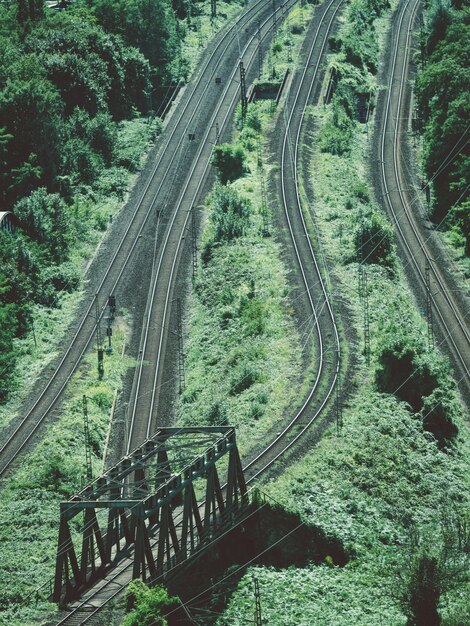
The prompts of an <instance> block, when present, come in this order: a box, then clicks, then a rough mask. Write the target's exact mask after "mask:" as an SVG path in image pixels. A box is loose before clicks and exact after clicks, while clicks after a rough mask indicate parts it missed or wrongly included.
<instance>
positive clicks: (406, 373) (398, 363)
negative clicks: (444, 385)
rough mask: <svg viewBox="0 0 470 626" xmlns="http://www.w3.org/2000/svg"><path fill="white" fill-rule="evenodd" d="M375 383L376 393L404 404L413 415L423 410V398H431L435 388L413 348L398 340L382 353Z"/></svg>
mask: <svg viewBox="0 0 470 626" xmlns="http://www.w3.org/2000/svg"><path fill="white" fill-rule="evenodd" d="M375 380H376V384H377V387H378V389H379V391H382V392H384V393H391V394H393V395H395V396H397V398H400V400H403V401H404V402H408V404H410V406H411V407H412V409H413V410H414V411H420V410H421V409H422V408H423V398H424V396H429V395H430V394H432V393H433V391H434V390H435V389H436V387H437V385H438V380H437V376H436V374H435V373H434V372H433V371H431V368H430V366H429V364H428V363H426V362H425V361H423V359H419V356H418V354H417V353H416V351H415V350H414V348H413V347H412V346H410V345H409V344H408V343H407V342H406V341H405V340H400V339H398V340H397V341H396V342H395V343H393V344H392V345H391V346H389V347H386V348H384V349H383V350H382V352H381V354H380V355H379V368H378V370H377V372H376V376H375Z"/></svg>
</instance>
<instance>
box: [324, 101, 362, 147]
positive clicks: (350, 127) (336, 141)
mask: <svg viewBox="0 0 470 626" xmlns="http://www.w3.org/2000/svg"><path fill="white" fill-rule="evenodd" d="M354 128H355V123H354V121H353V120H352V119H351V118H350V117H349V116H348V115H347V113H346V110H345V108H344V107H343V105H342V104H341V103H340V101H339V99H338V98H337V96H336V95H335V96H334V97H333V103H332V105H331V108H330V110H329V111H328V117H327V121H326V124H325V126H324V127H323V129H322V133H321V136H320V148H321V150H322V151H323V152H329V153H330V154H337V155H343V154H349V153H350V151H351V142H352V140H353V137H354Z"/></svg>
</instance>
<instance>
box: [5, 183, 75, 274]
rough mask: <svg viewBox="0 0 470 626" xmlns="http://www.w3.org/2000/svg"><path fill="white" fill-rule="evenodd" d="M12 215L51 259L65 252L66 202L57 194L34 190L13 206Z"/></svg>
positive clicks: (54, 259) (61, 256)
mask: <svg viewBox="0 0 470 626" xmlns="http://www.w3.org/2000/svg"><path fill="white" fill-rule="evenodd" d="M14 211H15V215H16V217H17V218H18V220H19V222H20V225H21V226H22V228H23V229H24V231H25V233H26V234H27V235H28V236H29V237H30V238H31V239H33V240H34V241H37V242H38V243H39V244H42V246H43V248H44V249H46V250H47V253H48V255H49V256H50V258H51V259H52V260H53V261H56V262H57V261H61V260H64V259H65V257H66V254H67V244H68V242H67V220H66V205H65V203H64V201H63V200H62V199H61V197H60V196H59V195H58V194H48V193H47V191H46V189H45V188H41V189H37V190H36V191H33V193H32V194H31V195H30V196H29V197H28V198H23V200H20V201H19V202H17V203H16V205H15V210H14Z"/></svg>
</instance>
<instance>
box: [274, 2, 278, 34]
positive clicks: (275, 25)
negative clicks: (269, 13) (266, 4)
mask: <svg viewBox="0 0 470 626" xmlns="http://www.w3.org/2000/svg"><path fill="white" fill-rule="evenodd" d="M276 28H277V23H276V0H273V33H274V34H276Z"/></svg>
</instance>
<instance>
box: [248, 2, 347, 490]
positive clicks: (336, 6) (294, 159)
mask: <svg viewBox="0 0 470 626" xmlns="http://www.w3.org/2000/svg"><path fill="white" fill-rule="evenodd" d="M343 3H344V0H340V1H339V2H338V0H331V1H330V2H329V4H328V6H327V8H326V10H325V15H326V14H327V13H328V12H329V11H330V9H331V10H332V12H331V15H330V18H329V20H328V24H327V32H326V34H325V35H324V38H323V42H322V44H321V49H320V51H319V53H318V58H317V60H316V64H315V69H314V72H313V77H312V78H311V80H310V85H309V89H308V92H307V95H306V98H305V101H304V104H303V108H302V113H301V116H300V123H299V124H298V126H297V129H295V130H296V135H295V145H294V152H293V155H292V154H287V155H286V153H288V152H290V150H291V146H290V143H289V142H290V130H291V124H292V120H293V115H294V112H295V109H296V106H297V105H298V102H299V98H300V96H301V91H302V87H303V86H304V83H305V77H306V74H307V71H308V69H309V66H310V64H311V61H312V56H313V52H314V48H315V44H316V42H317V39H318V37H319V33H320V29H321V27H322V26H323V25H324V22H323V21H321V22H320V24H319V25H318V28H317V30H316V32H315V36H314V38H313V40H312V46H311V48H310V52H309V55H308V58H307V61H306V62H305V65H304V69H303V72H302V76H301V80H300V84H299V86H298V89H297V93H296V95H295V98H294V101H293V103H292V105H291V110H290V114H289V117H288V120H287V123H286V128H285V133H284V140H283V145H282V159H281V186H282V204H283V209H284V214H285V217H286V220H287V223H288V227H289V233H290V238H291V240H292V245H293V248H294V251H295V255H296V259H297V263H298V265H299V268H300V271H301V274H302V280H303V283H304V285H305V290H306V293H307V296H308V300H309V303H310V306H311V309H312V313H313V315H314V318H315V323H314V325H315V328H316V331H317V338H318V344H319V359H318V360H319V367H318V370H317V373H316V377H315V381H314V384H313V385H312V387H311V389H310V392H309V393H308V396H307V398H306V399H305V401H304V402H303V404H302V406H301V408H300V409H299V410H298V411H297V413H296V414H295V416H294V418H293V419H292V420H291V421H290V422H289V424H287V426H285V428H284V429H283V430H282V431H281V433H280V435H279V436H278V438H276V439H275V440H274V441H273V442H271V444H269V445H268V446H267V447H266V448H265V449H264V450H263V451H262V452H261V453H260V454H258V455H257V456H256V457H255V458H254V459H253V460H252V461H250V463H249V464H248V465H246V466H245V467H244V471H246V470H248V469H250V468H252V467H253V466H254V465H255V464H257V463H258V462H259V461H260V459H262V458H263V457H265V456H266V455H268V454H270V453H271V452H272V450H273V449H274V447H275V446H278V444H279V442H280V440H281V439H282V438H283V437H285V436H286V435H287V433H289V432H290V431H291V430H292V428H293V427H294V426H295V425H296V424H297V423H298V422H299V421H300V420H301V418H302V417H303V416H304V414H305V412H306V411H307V409H308V408H309V405H310V403H311V401H312V398H313V396H314V394H315V392H316V391H317V389H318V386H319V384H320V381H321V380H322V376H323V365H324V347H323V337H322V330H321V324H320V322H319V318H318V316H317V310H316V305H315V303H314V301H313V299H312V293H311V289H310V288H309V282H308V280H307V272H308V269H307V268H306V263H311V262H313V267H314V271H315V273H316V275H317V277H318V284H319V285H320V288H321V295H322V298H323V300H324V303H325V304H326V307H327V312H328V316H329V318H330V322H331V325H332V327H333V330H334V337H335V344H336V366H335V371H334V375H333V378H332V380H331V382H330V385H329V386H328V388H327V390H326V392H325V394H324V396H323V398H322V400H321V402H320V405H319V406H318V407H317V408H316V410H315V411H314V413H313V414H312V416H311V417H310V418H309V419H308V421H307V423H306V424H305V425H303V426H302V428H301V430H300V431H299V432H298V433H297V434H296V436H295V437H294V438H293V439H292V440H291V441H289V442H287V445H285V446H284V447H283V448H282V449H281V450H280V451H278V452H277V453H276V454H275V456H274V457H272V458H271V459H269V461H268V462H267V464H265V465H264V466H263V467H262V468H261V469H258V470H256V471H255V474H254V475H253V476H250V479H249V481H248V482H251V480H254V479H255V478H257V477H258V476H259V475H260V474H262V473H264V472H265V471H266V470H267V469H268V468H270V467H271V466H272V465H274V463H275V462H276V461H277V460H278V459H279V458H280V457H281V456H282V455H284V454H285V453H286V452H287V451H288V450H289V449H291V448H292V447H293V446H294V445H295V444H296V443H297V441H298V440H299V439H300V438H301V437H302V436H303V435H304V434H305V432H306V431H307V430H309V428H310V427H311V426H312V424H313V423H314V422H315V420H316V419H317V418H318V416H319V415H320V414H321V412H322V411H323V409H324V408H325V406H326V404H327V402H328V400H329V399H330V398H331V395H332V393H333V390H334V388H335V386H336V383H337V380H338V376H339V368H340V355H341V346H340V340H339V333H338V327H337V325H336V321H335V317H334V314H333V309H332V306H331V303H330V299H329V296H328V291H327V288H326V285H325V282H324V280H323V277H322V272H321V270H320V267H319V265H318V262H317V259H316V255H315V252H314V250H313V246H312V243H311V240H310V236H309V233H308V229H307V225H306V222H305V218H304V215H303V207H302V200H301V197H300V192H299V184H298V159H299V150H300V138H301V132H302V123H303V120H304V118H305V113H306V109H307V107H308V106H309V104H310V100H311V95H312V91H313V89H314V86H315V85H316V83H317V78H318V72H319V68H320V63H321V61H322V56H323V53H324V50H325V47H326V44H327V41H328V35H329V32H330V30H331V27H332V24H333V21H334V20H335V18H336V16H337V13H338V11H339V10H340V9H341V7H342V5H343ZM286 106H287V102H286ZM289 160H291V167H292V169H293V174H294V176H293V179H294V183H295V194H296V200H297V202H296V205H297V206H296V207H295V209H294V210H296V211H297V212H298V215H299V217H300V219H301V223H302V228H303V232H302V233H301V235H300V237H302V239H303V240H305V241H306V242H307V245H308V249H309V253H310V259H309V260H308V261H307V260H303V259H302V255H301V253H300V250H299V245H298V243H297V240H298V239H299V235H297V234H296V233H295V230H294V228H293V225H292V220H291V217H290V211H291V210H293V209H292V207H290V206H289V203H288V201H287V192H286V189H287V185H288V182H287V180H286V161H289ZM325 271H328V270H327V267H326V265H325Z"/></svg>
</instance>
